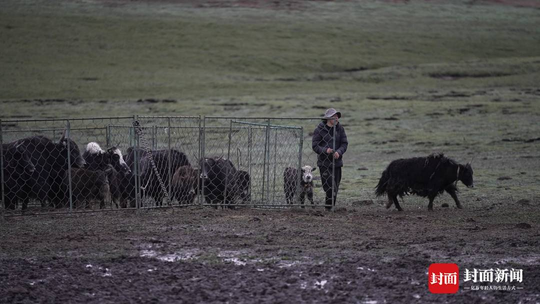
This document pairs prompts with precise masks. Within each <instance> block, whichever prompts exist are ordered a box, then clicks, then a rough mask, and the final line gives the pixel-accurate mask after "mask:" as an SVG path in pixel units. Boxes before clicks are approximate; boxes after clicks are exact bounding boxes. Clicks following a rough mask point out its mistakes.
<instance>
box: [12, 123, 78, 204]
mask: <svg viewBox="0 0 540 304" xmlns="http://www.w3.org/2000/svg"><path fill="white" fill-rule="evenodd" d="M12 146H16V147H21V148H22V149H23V150H24V151H26V153H29V155H30V161H31V162H32V163H33V164H34V167H35V170H34V172H33V173H32V176H31V177H30V178H29V179H28V180H26V181H25V183H24V185H23V187H22V190H21V193H24V195H23V196H22V197H20V196H19V197H18V198H17V200H21V201H22V210H25V209H26V208H27V206H28V202H29V201H30V199H36V200H38V201H40V202H41V204H42V206H45V205H46V202H49V204H50V205H51V206H55V207H61V206H63V205H64V204H65V201H66V198H67V195H66V194H67V193H65V192H64V191H63V190H64V189H63V187H62V186H63V178H64V174H65V173H66V172H67V171H68V168H69V167H72V168H82V167H84V166H85V165H86V162H85V161H84V159H83V157H82V155H81V152H80V150H79V147H78V146H77V144H76V143H75V142H74V141H73V140H72V139H68V138H67V137H66V132H64V134H63V135H62V137H61V138H60V140H59V141H58V142H54V141H53V140H51V139H49V138H47V137H44V136H31V137H27V138H23V139H19V140H16V141H14V142H11V143H9V144H7V147H8V148H9V147H12ZM68 148H69V149H68ZM68 153H69V157H68ZM68 160H69V161H68Z"/></svg>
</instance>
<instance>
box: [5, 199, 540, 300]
mask: <svg viewBox="0 0 540 304" xmlns="http://www.w3.org/2000/svg"><path fill="white" fill-rule="evenodd" d="M538 203H539V202H537V201H520V202H517V203H508V204H505V203H503V202H501V203H495V204H491V203H490V204H488V207H486V206H487V205H486V204H472V206H471V205H469V206H468V207H467V208H466V209H462V210H459V209H456V208H455V207H453V206H451V207H449V208H442V207H440V206H439V207H438V208H437V206H436V210H435V211H433V212H428V211H427V208H424V207H425V206H422V208H413V207H412V206H410V205H408V206H407V207H409V208H408V209H407V210H406V211H404V212H398V211H394V210H386V209H384V207H383V206H382V204H383V202H382V201H377V202H375V203H374V204H372V205H366V206H355V207H350V208H348V209H344V208H342V209H338V210H337V211H336V212H333V213H332V212H326V211H323V210H319V209H306V210H303V209H294V210H260V209H239V210H214V209H213V208H199V207H191V208H188V209H163V210H139V211H134V210H132V211H125V210H124V211H121V212H106V213H89V214H72V215H55V216H25V217H20V216H19V217H7V218H5V219H3V220H2V222H1V225H0V229H1V231H0V236H1V240H2V241H1V242H0V294H1V295H2V296H1V297H0V302H2V303H64V302H71V303H79V302H85V303H170V302H189V303H195V302H198V303H216V302H231V303H245V302H249V303H253V302H263V303H264V302H271V303H311V302H319V303H333V302H335V303H342V302H349V303H441V302H445V303H496V302H497V303H538V302H539V301H540V267H539V266H540V251H539V249H540V246H539V241H538V240H539V239H540V238H539V237H540V229H539V227H540V222H539V217H538V207H537V205H538ZM514 218H519V219H521V220H520V221H514V220H513V219H514ZM523 219H525V222H523ZM431 263H456V264H457V265H458V266H459V267H460V274H459V276H460V289H459V291H458V293H457V294H442V295H436V294H431V293H430V292H429V290H428V286H427V283H428V267H429V266H430V264H431ZM466 268H467V269H469V270H471V271H472V270H473V269H475V268H476V269H497V268H499V269H512V268H514V269H522V270H523V281H522V282H512V283H505V284H503V283H496V282H493V283H483V284H480V283H476V284H473V283H472V282H471V281H468V282H464V281H463V280H464V271H465V269H466ZM473 285H476V286H481V285H485V286H492V285H493V286H497V285H498V286H503V285H507V286H514V287H515V288H516V290H510V291H494V290H486V291H482V290H471V289H470V288H471V287H472V286H473Z"/></svg>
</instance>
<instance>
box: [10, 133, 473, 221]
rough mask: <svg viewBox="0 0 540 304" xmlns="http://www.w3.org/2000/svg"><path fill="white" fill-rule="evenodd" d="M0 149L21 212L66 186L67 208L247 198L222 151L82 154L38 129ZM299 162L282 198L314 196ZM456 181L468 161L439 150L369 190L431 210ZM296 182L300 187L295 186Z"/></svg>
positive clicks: (395, 165)
mask: <svg viewBox="0 0 540 304" xmlns="http://www.w3.org/2000/svg"><path fill="white" fill-rule="evenodd" d="M1 152H2V164H3V166H2V181H3V183H2V193H3V195H2V196H1V199H2V201H3V204H4V207H5V208H6V209H12V210H13V209H17V208H18V206H19V204H21V209H22V210H23V211H24V210H26V209H27V208H28V203H29V202H30V201H31V200H33V201H37V202H39V203H40V204H41V207H53V208H66V207H70V199H69V198H70V197H69V194H70V193H71V198H72V199H71V201H72V202H73V205H72V206H73V207H74V208H89V207H91V204H92V203H94V202H98V203H99V206H100V208H105V207H106V206H116V207H117V208H126V207H135V206H136V205H135V204H136V195H137V192H139V193H140V194H141V195H142V196H141V197H145V198H152V199H153V200H154V201H155V205H157V206H160V205H162V203H163V201H164V200H165V201H169V202H171V201H177V202H178V204H191V203H193V201H194V199H195V198H196V196H197V195H198V194H199V193H201V192H202V194H203V196H204V200H205V202H206V204H208V205H212V206H216V207H217V206H219V205H226V206H232V205H233V204H235V203H238V202H241V203H248V202H249V201H250V200H251V178H250V175H249V173H248V172H246V171H242V170H237V169H236V168H235V166H234V164H233V163H232V162H231V161H230V160H228V159H225V158H222V157H215V158H203V159H201V160H200V161H199V163H198V168H194V167H192V165H191V164H190V163H189V161H188V158H187V157H186V155H185V154H184V153H182V152H180V151H177V150H174V149H172V150H168V149H167V150H145V149H141V148H133V147H130V148H128V149H127V151H126V154H125V159H124V155H123V154H122V151H121V150H120V149H119V148H117V147H112V148H109V149H107V150H103V149H102V148H101V147H100V146H99V145H98V144H97V143H95V142H90V143H88V144H87V145H86V149H85V151H84V152H83V153H81V151H80V150H79V147H78V145H77V144H76V143H75V142H74V141H73V140H71V139H68V138H66V137H65V134H64V135H63V136H62V137H61V138H60V140H59V141H53V140H51V139H49V138H47V137H45V136H31V137H27V138H23V139H19V140H15V141H13V142H10V143H7V144H2V151H1ZM306 168H308V167H307V166H306V167H303V168H302V170H301V171H298V170H296V169H293V168H290V167H289V168H286V169H285V172H284V192H285V196H286V199H287V203H289V204H290V203H293V197H294V196H295V195H298V197H299V198H301V202H302V204H303V201H304V197H305V195H306V194H307V196H308V199H309V200H310V201H311V202H312V203H313V192H312V186H313V177H312V175H311V171H312V170H307V169H306ZM308 169H310V168H308ZM134 170H136V171H137V172H138V174H137V177H138V179H136V176H135V174H134ZM308 171H309V172H308ZM291 172H292V173H291ZM137 181H138V185H136V182H137ZM457 181H461V182H463V183H464V184H465V185H466V186H468V187H472V186H473V170H472V167H471V165H470V164H469V163H467V164H466V165H462V164H458V163H457V162H455V161H454V160H452V159H450V158H447V157H445V156H444V155H443V154H432V155H429V156H427V157H415V158H408V159H398V160H394V161H392V162H391V163H390V164H389V165H388V167H387V168H386V170H384V172H383V173H382V176H381V178H380V180H379V183H378V184H377V186H376V187H375V193H376V195H377V196H382V195H384V194H386V195H387V197H388V204H387V208H389V207H390V206H392V205H395V207H396V208H397V209H398V210H400V211H401V210H402V208H401V206H400V204H399V202H398V198H397V197H398V196H400V197H403V196H404V195H407V194H415V195H419V196H423V197H428V198H429V205H428V209H429V210H432V209H433V200H434V199H435V197H436V196H437V195H438V194H441V193H443V192H445V191H446V192H447V193H449V194H450V195H451V196H452V198H453V199H454V201H455V203H456V206H457V207H458V208H462V205H461V203H460V201H459V199H458V197H457V194H456V192H457V188H456V184H457ZM297 182H300V183H301V184H302V187H297V186H296V185H297ZM306 185H308V186H309V187H306ZM136 187H138V188H139V190H140V191H136ZM306 189H307V190H306ZM297 191H300V192H299V193H297ZM306 191H308V192H307V193H306Z"/></svg>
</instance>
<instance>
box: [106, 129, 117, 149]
mask: <svg viewBox="0 0 540 304" xmlns="http://www.w3.org/2000/svg"><path fill="white" fill-rule="evenodd" d="M105 138H106V140H107V148H110V147H111V126H106V127H105ZM117 148H118V147H117Z"/></svg>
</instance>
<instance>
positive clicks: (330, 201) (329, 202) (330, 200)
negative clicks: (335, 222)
mask: <svg viewBox="0 0 540 304" xmlns="http://www.w3.org/2000/svg"><path fill="white" fill-rule="evenodd" d="M324 208H325V209H326V211H330V210H332V199H328V198H327V199H326V204H325V206H324Z"/></svg>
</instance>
